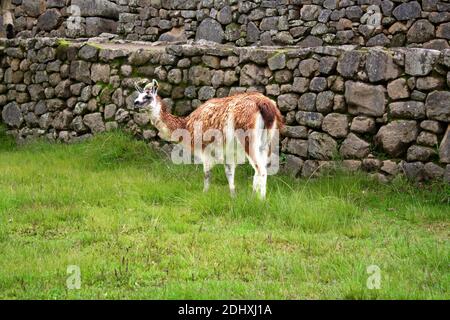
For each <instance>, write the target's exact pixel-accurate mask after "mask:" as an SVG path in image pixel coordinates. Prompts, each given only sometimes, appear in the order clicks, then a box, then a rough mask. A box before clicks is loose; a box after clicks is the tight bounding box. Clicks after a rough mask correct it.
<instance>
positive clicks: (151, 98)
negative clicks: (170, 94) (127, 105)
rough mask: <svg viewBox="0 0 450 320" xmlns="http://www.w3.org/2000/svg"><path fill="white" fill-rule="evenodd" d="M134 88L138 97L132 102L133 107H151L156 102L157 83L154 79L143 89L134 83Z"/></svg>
mask: <svg viewBox="0 0 450 320" xmlns="http://www.w3.org/2000/svg"><path fill="white" fill-rule="evenodd" d="M135 87H136V90H137V91H138V93H139V95H138V97H137V98H136V99H135V100H134V105H135V107H138V108H144V107H146V106H148V105H150V106H152V105H153V103H152V102H156V101H157V96H158V81H156V80H155V79H153V80H152V82H150V83H147V84H146V85H145V86H144V87H143V88H142V87H141V86H140V85H139V84H138V83H135Z"/></svg>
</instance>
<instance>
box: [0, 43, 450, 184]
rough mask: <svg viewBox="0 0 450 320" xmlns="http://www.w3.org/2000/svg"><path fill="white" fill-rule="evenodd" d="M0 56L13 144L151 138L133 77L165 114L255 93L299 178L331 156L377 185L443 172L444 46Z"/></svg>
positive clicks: (46, 49) (94, 47) (17, 49)
mask: <svg viewBox="0 0 450 320" xmlns="http://www.w3.org/2000/svg"><path fill="white" fill-rule="evenodd" d="M4 45H5V49H4V50H2V51H1V68H0V83H1V84H0V110H1V113H2V119H3V122H4V123H6V124H7V125H8V127H9V133H10V134H12V135H14V136H15V137H16V138H17V140H18V141H24V140H27V139H30V138H35V137H37V136H45V137H47V138H48V139H50V140H61V141H64V142H75V141H80V140H83V139H85V138H87V137H90V136H91V135H92V134H95V133H98V132H102V131H105V130H111V129H114V128H117V127H122V128H124V129H125V130H128V131H130V132H132V133H134V134H135V135H136V136H138V137H140V138H142V139H144V140H146V141H148V142H149V143H153V144H157V145H162V144H163V142H161V141H160V140H159V139H158V138H157V132H156V131H155V130H154V129H153V128H152V127H151V125H150V124H149V117H148V115H147V114H145V113H137V112H136V111H135V110H134V108H133V100H134V98H135V94H136V93H135V91H134V83H135V81H136V80H139V79H141V78H156V79H158V80H159V81H160V85H161V87H160V94H161V95H162V97H164V100H165V102H166V103H167V105H168V106H169V107H170V109H171V110H172V112H173V113H175V114H178V115H186V114H188V113H189V112H191V111H192V110H193V109H195V108H196V107H197V106H199V105H200V104H201V103H202V102H203V101H206V100H208V99H210V98H213V97H224V96H228V95H232V94H234V93H236V92H244V91H254V90H256V91H260V92H262V93H264V94H266V95H268V96H269V97H271V98H273V99H274V100H275V101H277V103H278V106H279V108H280V110H281V111H282V113H283V114H284V116H285V119H286V123H287V125H288V126H287V130H286V132H285V133H283V135H284V136H283V139H282V142H281V147H282V152H283V154H284V156H283V158H284V159H285V161H286V163H285V164H284V169H286V170H289V172H292V173H293V174H295V175H303V176H308V175H310V174H312V172H315V170H316V169H317V168H318V167H327V166H329V165H331V164H332V163H333V161H334V160H336V159H337V158H340V159H343V162H342V163H343V164H344V165H345V166H347V167H348V168H350V169H352V170H353V169H358V168H362V169H364V170H366V171H370V172H373V173H374V174H376V175H377V176H378V177H379V178H380V179H383V180H386V179H389V178H390V177H392V176H394V175H395V174H397V173H402V172H404V173H405V174H406V175H407V176H408V177H411V178H415V179H419V180H422V179H428V178H438V179H442V177H443V176H444V175H445V176H446V179H447V180H449V179H450V129H449V122H450V102H449V101H450V91H449V86H450V72H449V70H450V50H445V51H436V50H427V49H404V48H403V49H389V50H387V49H379V48H373V49H363V50H358V49H355V48H354V47H352V46H343V47H316V48H305V49H301V48H280V47H270V48H268V47H266V48H251V47H242V48H240V47H235V46H227V45H198V44H197V45H189V44H184V45H181V44H180V45H176V44H173V45H169V46H151V45H145V44H142V43H140V44H139V43H116V44H114V43H104V44H101V43H93V42H91V43H85V42H73V43H69V42H67V41H61V40H56V39H49V38H42V39H28V40H24V39H21V40H20V39H15V40H8V41H6V42H5V43H4Z"/></svg>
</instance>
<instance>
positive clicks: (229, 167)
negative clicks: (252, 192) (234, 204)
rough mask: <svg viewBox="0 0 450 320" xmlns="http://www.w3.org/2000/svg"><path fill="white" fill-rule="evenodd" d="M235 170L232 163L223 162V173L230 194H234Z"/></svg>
mask: <svg viewBox="0 0 450 320" xmlns="http://www.w3.org/2000/svg"><path fill="white" fill-rule="evenodd" d="M235 170H236V165H235V164H234V163H233V164H228V163H227V164H225V174H226V176H227V180H228V185H229V187H230V193H231V196H232V197H234V196H236V189H235V187H234V172H235Z"/></svg>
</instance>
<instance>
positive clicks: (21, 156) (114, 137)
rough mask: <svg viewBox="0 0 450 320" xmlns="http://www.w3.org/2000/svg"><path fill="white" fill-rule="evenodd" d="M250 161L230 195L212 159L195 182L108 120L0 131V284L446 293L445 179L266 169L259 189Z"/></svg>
mask: <svg viewBox="0 0 450 320" xmlns="http://www.w3.org/2000/svg"><path fill="white" fill-rule="evenodd" d="M251 173H252V172H251V170H250V168H249V167H247V166H242V167H239V168H238V170H237V191H238V197H237V198H236V199H231V198H230V197H229V196H228V187H227V183H226V179H225V175H224V173H223V168H222V167H216V168H215V170H214V174H213V184H212V188H211V190H210V192H208V193H206V194H204V193H202V181H203V180H202V179H203V175H202V170H201V167H199V166H194V165H186V166H177V165H173V164H171V163H169V162H168V161H165V160H163V159H162V158H161V157H159V156H158V155H157V154H156V153H155V152H153V151H152V150H150V149H149V148H148V147H147V146H146V145H145V144H144V143H142V142H139V141H135V140H133V139H132V138H130V137H128V136H127V135H125V134H122V133H118V132H115V133H108V134H104V135H100V136H97V137H96V138H94V139H93V140H91V141H89V142H86V143H83V144H76V145H61V144H49V143H45V142H37V143H33V144H29V145H26V146H15V145H14V144H13V143H12V141H11V140H9V139H8V138H6V137H5V136H4V134H0V298H8V299H10V298H12V299H15V298H24V299H40V298H45V299H79V298H87V299H91V298H100V299H104V298H106V299H110V298H118V299H130V298H138V299H141V298H146V299H148V298H151V299H166V298H168V299H175V298H178V299H221V298H223V299H226V298H232V299H239V298H246V299H316V298H320V299H389V298H395V299H419V298H425V299H439V298H440V299H449V298H450V294H449V292H450V290H449V289H450V288H449V284H450V277H449V275H450V273H449V264H450V261H449V256H450V255H449V254H450V247H449V242H448V240H449V239H448V236H449V213H450V209H449V208H450V206H449V195H450V190H449V187H448V186H444V185H439V184H436V185H422V186H415V185H411V184H408V183H406V182H405V181H403V180H402V179H396V180H395V181H394V182H393V183H392V184H390V185H381V184H378V183H376V182H374V181H372V180H369V179H368V178H367V177H366V176H364V175H362V174H361V175H345V174H336V175H335V176H333V177H322V178H319V179H316V180H305V179H300V180H294V179H291V178H289V177H284V176H274V177H269V182H268V199H267V201H265V202H261V201H259V200H257V199H254V198H253V197H252V194H251V181H252V177H251ZM69 265H77V266H79V267H80V270H81V281H82V283H81V289H79V290H69V289H67V287H66V279H67V277H68V274H67V267H68V266H69ZM370 265H377V266H379V268H380V269H381V288H380V289H378V290H369V289H368V288H367V286H366V281H367V278H368V276H369V275H368V274H367V271H366V269H367V267H368V266H370Z"/></svg>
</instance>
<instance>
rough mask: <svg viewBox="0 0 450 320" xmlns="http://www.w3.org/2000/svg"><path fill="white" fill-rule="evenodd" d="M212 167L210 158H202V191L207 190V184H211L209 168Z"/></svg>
mask: <svg viewBox="0 0 450 320" xmlns="http://www.w3.org/2000/svg"><path fill="white" fill-rule="evenodd" d="M212 168H213V163H212V161H211V160H210V159H208V158H204V159H203V173H204V179H203V192H207V191H208V190H209V186H210V185H211V176H212V174H211V170H212Z"/></svg>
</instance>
